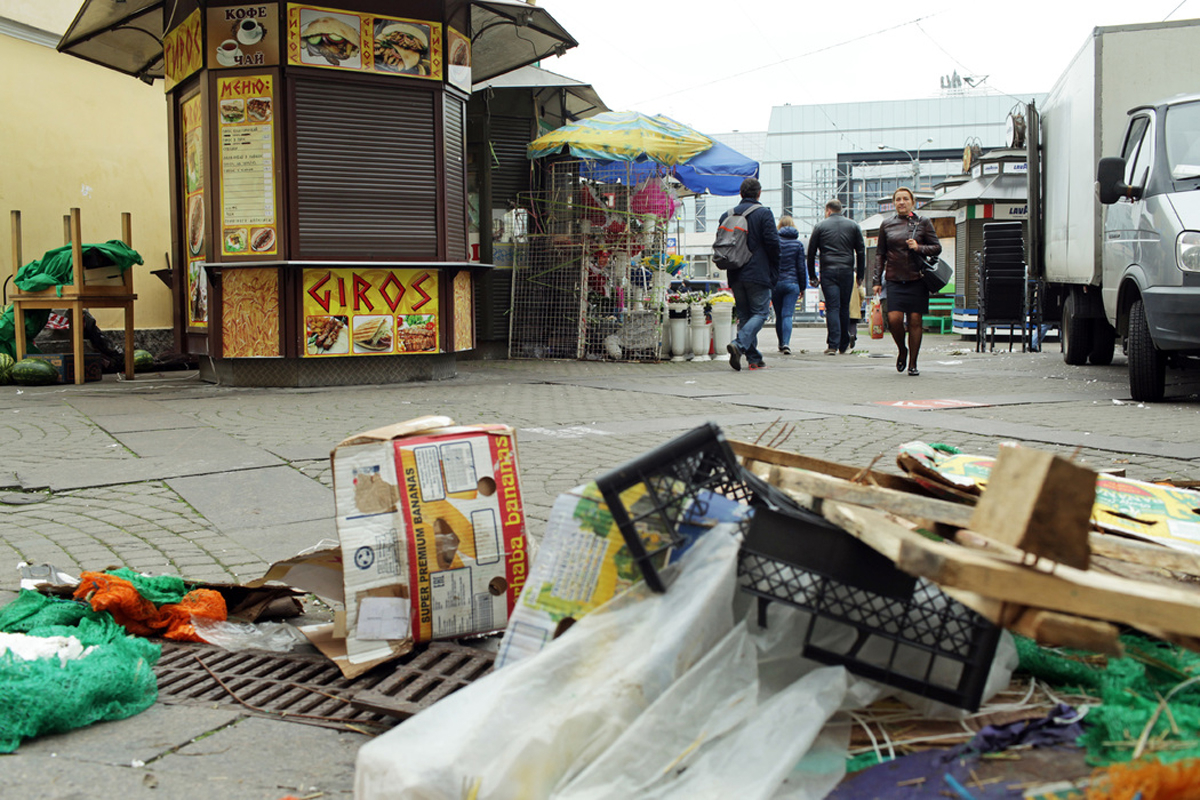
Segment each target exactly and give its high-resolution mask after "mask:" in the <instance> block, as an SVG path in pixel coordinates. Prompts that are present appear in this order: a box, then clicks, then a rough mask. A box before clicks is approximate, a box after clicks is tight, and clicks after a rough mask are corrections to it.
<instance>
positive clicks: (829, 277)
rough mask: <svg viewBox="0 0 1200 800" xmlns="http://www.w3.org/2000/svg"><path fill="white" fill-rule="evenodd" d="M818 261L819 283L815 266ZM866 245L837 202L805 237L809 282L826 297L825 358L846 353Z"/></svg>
mask: <svg viewBox="0 0 1200 800" xmlns="http://www.w3.org/2000/svg"><path fill="white" fill-rule="evenodd" d="M818 259H819V260H820V267H821V270H820V281H819V284H818V276H817V270H816V264H817V261H818ZM866 270H867V245H866V241H865V240H864V239H863V232H862V228H860V227H858V223H857V222H855V221H853V220H850V219H847V218H846V217H845V216H843V215H842V203H841V201H840V200H837V199H836V198H835V199H833V200H830V201H829V202H828V203H826V204H825V219H823V220H821V221H820V222H818V223H817V224H816V226H815V227H814V228H813V231H812V235H811V236H809V237H808V282H809V284H810V285H811V286H817V285H820V287H821V293H822V294H823V295H825V355H827V356H835V355H837V354H838V353H845V352H847V351H848V350H849V349H850V348H851V347H852V346H853V343H852V341H851V340H852V339H853V338H854V329H853V328H852V327H851V325H850V298H851V295H852V294H853V292H854V287H855V285H856V284H862V283H863V281H864V280H865V279H866Z"/></svg>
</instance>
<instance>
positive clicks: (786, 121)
mask: <svg viewBox="0 0 1200 800" xmlns="http://www.w3.org/2000/svg"><path fill="white" fill-rule="evenodd" d="M943 90H944V95H943V96H940V97H932V98H923V99H916V100H881V101H873V102H865V103H833V104H814V105H799V106H793V105H783V106H775V107H773V108H772V109H771V119H770V123H769V125H768V127H767V130H766V131H765V132H762V131H758V132H740V131H735V132H732V133H722V134H715V138H717V139H720V140H721V141H722V142H724V143H725V144H727V145H729V146H730V147H732V148H734V149H735V150H737V151H739V152H741V153H743V154H744V155H746V156H749V157H750V158H754V159H756V160H757V161H758V162H759V163H760V165H761V166H760V169H759V180H760V181H761V182H762V185H763V194H762V203H763V204H764V205H766V206H767V207H768V208H770V209H771V210H772V211H773V212H774V213H775V216H776V217H779V216H780V215H781V214H782V213H786V214H790V215H791V216H792V217H793V219H794V220H795V223H796V227H797V228H799V230H800V236H801V238H802V239H805V238H807V236H808V233H809V232H810V231H811V230H812V227H813V226H814V225H815V224H816V223H817V222H819V221H820V220H821V219H822V218H824V216H825V210H824V209H825V203H826V202H827V201H828V200H830V199H831V198H834V197H836V198H838V199H839V200H841V201H842V204H843V205H844V206H845V207H846V213H847V215H848V216H850V217H851V218H852V219H855V220H859V221H861V220H863V219H866V218H867V217H869V216H871V215H872V214H875V213H877V212H878V211H879V210H880V201H881V200H883V199H885V198H887V197H889V196H890V195H891V193H892V192H893V191H894V190H895V189H896V187H897V186H902V185H903V186H909V187H911V188H912V189H914V190H920V189H924V190H926V191H928V190H931V189H932V188H933V186H934V185H935V184H937V183H938V182H940V181H942V180H944V179H946V178H949V177H952V176H957V175H960V174H961V173H962V171H963V151H964V150H965V149H968V148H971V147H972V146H975V147H978V148H979V149H980V150H982V151H983V152H987V151H988V150H991V149H994V148H998V147H1003V146H1005V145H1006V143H1007V141H1006V140H1007V124H1008V115H1009V112H1010V111H1013V110H1014V109H1016V108H1017V107H1018V106H1020V105H1022V104H1024V103H1027V102H1028V101H1029V100H1031V99H1032V100H1034V101H1036V102H1039V103H1040V102H1041V101H1042V100H1043V99H1044V97H1045V95H1044V94H1030V95H1021V96H1012V95H1003V94H983V93H976V92H974V91H973V90H963V89H962V88H961V84H960V85H959V86H953V85H952V86H944V87H943ZM737 202H738V198H736V197H713V196H706V197H696V198H691V199H689V200H686V201H685V202H684V204H683V206H684V211H683V217H682V218H681V219H679V220H678V221H677V224H676V234H677V235H676V237H675V238H676V242H675V248H676V250H675V251H676V252H678V253H680V254H682V255H684V256H686V257H687V258H688V259H689V260H691V261H692V263H693V274H694V275H696V276H697V277H699V276H701V275H708V274H712V271H710V268H709V267H708V264H707V261H708V258H707V257H708V253H709V252H710V250H711V245H712V237H713V235H714V232H715V230H716V223H717V220H718V219H720V217H721V214H723V213H724V212H725V211H727V210H728V209H729V208H731V207H732V206H734V205H736V204H737Z"/></svg>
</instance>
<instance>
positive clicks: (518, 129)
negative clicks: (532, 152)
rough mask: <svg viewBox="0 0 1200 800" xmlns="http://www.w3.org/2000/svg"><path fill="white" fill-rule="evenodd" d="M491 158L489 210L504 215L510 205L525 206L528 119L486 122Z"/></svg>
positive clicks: (529, 139)
mask: <svg viewBox="0 0 1200 800" xmlns="http://www.w3.org/2000/svg"><path fill="white" fill-rule="evenodd" d="M488 130H489V132H490V134H491V145H492V155H493V157H494V160H493V162H492V208H493V209H497V210H499V211H507V210H508V208H509V204H510V203H516V202H518V201H523V202H524V204H525V205H528V201H529V191H530V189H531V188H532V187H530V185H529V172H530V164H529V156H528V154H527V150H526V148H527V147H528V145H529V143H530V142H532V141H533V140H534V136H533V125H532V123H531V122H530V121H529V120H528V119H524V118H517V117H499V116H495V117H492V118H491V119H490V120H489V122H488Z"/></svg>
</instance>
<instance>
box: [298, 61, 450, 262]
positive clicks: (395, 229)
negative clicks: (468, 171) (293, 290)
mask: <svg viewBox="0 0 1200 800" xmlns="http://www.w3.org/2000/svg"><path fill="white" fill-rule="evenodd" d="M396 83H397V84H398V85H396V86H391V85H387V84H385V83H380V82H372V83H364V84H355V83H352V82H350V81H346V80H340V81H337V82H331V81H322V80H312V79H305V78H301V79H297V80H295V81H294V83H293V93H294V98H295V103H296V115H295V122H296V124H295V132H296V170H295V176H296V223H297V227H298V237H297V241H296V246H295V253H296V257H297V258H299V259H301V260H342V261H430V260H436V259H437V256H438V252H437V245H438V241H437V231H438V228H439V225H438V224H437V219H438V211H437V194H438V179H437V158H436V151H435V142H436V135H435V130H434V127H435V126H434V116H433V114H434V96H433V94H432V93H431V92H430V91H428V90H427V89H421V88H416V87H411V86H405V85H403V84H402V82H400V81H397V82H396Z"/></svg>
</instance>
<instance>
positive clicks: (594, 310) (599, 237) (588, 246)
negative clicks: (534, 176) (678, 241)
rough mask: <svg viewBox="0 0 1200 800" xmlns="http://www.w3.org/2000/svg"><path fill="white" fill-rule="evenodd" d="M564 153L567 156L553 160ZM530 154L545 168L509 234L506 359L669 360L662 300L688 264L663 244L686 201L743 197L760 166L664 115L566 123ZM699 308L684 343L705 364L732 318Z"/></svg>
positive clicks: (611, 115)
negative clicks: (716, 316)
mask: <svg viewBox="0 0 1200 800" xmlns="http://www.w3.org/2000/svg"><path fill="white" fill-rule="evenodd" d="M563 151H565V152H566V153H567V154H568V155H569V156H570V157H569V158H552V157H553V156H555V155H557V154H559V153H560V152H563ZM528 154H529V157H530V158H531V159H546V160H547V161H548V164H546V165H545V168H544V172H545V180H544V181H543V183H542V185H543V187H544V189H543V190H542V191H540V192H535V193H534V194H533V195H532V196H531V197H530V198H528V199H527V202H526V203H525V204H524V205H525V206H526V208H527V209H528V213H527V214H525V215H524V216H523V218H522V220H521V224H520V230H519V231H518V232H515V233H514V235H513V241H514V244H513V249H512V253H513V257H512V260H513V273H514V274H513V302H512V310H511V313H510V324H511V331H510V337H509V356H510V357H512V358H575V359H584V360H610V361H657V360H661V359H663V358H667V357H670V355H671V353H672V351H673V348H672V346H671V339H672V338H673V337H672V335H671V333H670V330H671V326H670V324H669V320H670V318H671V317H670V313H671V310H670V309H669V308H668V302H667V301H668V297H669V294H670V284H671V281H672V280H673V279H674V278H675V277H676V275H677V273H678V272H679V271H680V268H681V267H682V266H683V259H682V258H681V257H679V256H678V255H677V254H674V253H672V252H670V248H668V246H667V240H668V233H669V225H670V223H671V221H672V219H674V218H675V217H676V215H677V212H678V211H679V209H680V203H679V199H680V197H682V196H684V195H691V194H700V193H705V192H708V193H711V194H720V195H731V194H737V193H738V190H739V187H740V185H741V182H742V180H743V179H744V178H746V177H752V176H754V175H757V173H758V163H757V162H755V161H753V160H751V159H748V158H746V157H745V156H743V155H741V154H740V153H737V152H736V151H735V150H733V149H732V148H729V147H727V146H725V145H722V144H720V143H719V142H716V141H714V140H713V139H711V138H709V137H707V136H705V135H704V134H702V133H699V132H698V131H695V130H693V129H691V128H689V127H688V126H686V125H683V124H681V123H679V122H676V121H675V120H672V119H670V118H668V117H663V116H648V115H644V114H638V113H635V112H606V113H602V114H598V115H596V116H594V117H591V118H589V119H585V120H580V121H577V122H574V123H571V124H569V125H564V126H563V127H561V128H558V129H556V130H554V131H551V132H549V133H547V134H545V135H543V136H541V137H540V138H538V139H536V140H535V141H533V142H532V143H530V145H529V147H528ZM693 299H697V300H699V298H693ZM697 305H699V308H700V310H699V311H698V312H695V313H692V312H689V315H690V321H691V322H692V323H694V324H693V325H692V326H691V329H690V331H689V338H690V339H693V340H694V341H689V348H688V349H689V350H690V351H691V352H692V353H693V354H694V356H695V357H697V358H704V359H707V358H708V354H709V350H710V347H711V341H712V340H713V339H714V338H715V339H718V340H720V339H721V338H722V337H724V336H725V334H726V333H728V332H729V330H730V325H729V322H728V320H725V319H724V318H723V317H722V321H723V322H724V323H725V326H724V328H723V329H721V330H720V331H714V330H713V329H712V325H711V322H712V320H711V319H710V318H709V316H708V315H707V314H706V313H705V312H704V310H703V309H704V304H703V303H697ZM718 324H719V323H718ZM677 355H678V354H677Z"/></svg>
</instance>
